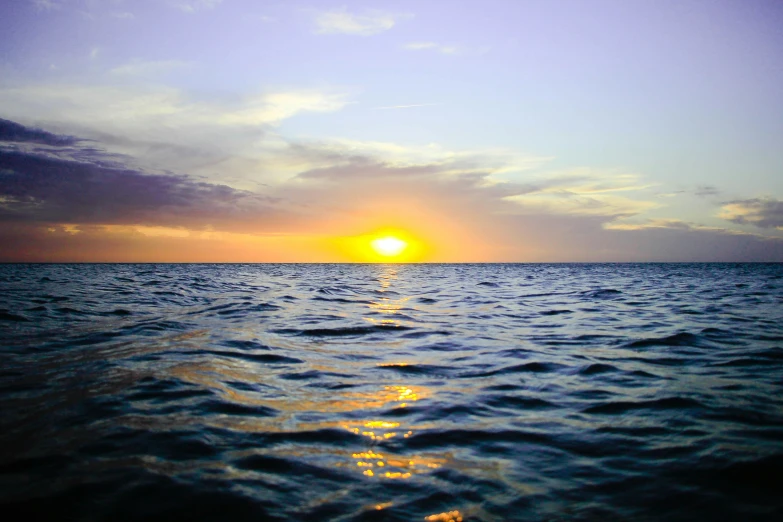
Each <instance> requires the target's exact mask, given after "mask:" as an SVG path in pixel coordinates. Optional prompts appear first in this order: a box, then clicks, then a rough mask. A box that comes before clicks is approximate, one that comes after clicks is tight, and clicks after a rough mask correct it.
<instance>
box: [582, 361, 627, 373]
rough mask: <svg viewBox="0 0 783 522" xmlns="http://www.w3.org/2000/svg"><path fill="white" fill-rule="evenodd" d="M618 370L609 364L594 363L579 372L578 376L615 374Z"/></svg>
mask: <svg viewBox="0 0 783 522" xmlns="http://www.w3.org/2000/svg"><path fill="white" fill-rule="evenodd" d="M617 370H618V368H617V367H616V366H612V365H611V364H602V363H594V364H590V365H588V366H585V367H584V368H582V369H581V370H579V374H580V375H596V374H599V373H608V372H616V371H617Z"/></svg>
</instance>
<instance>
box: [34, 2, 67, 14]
mask: <svg viewBox="0 0 783 522" xmlns="http://www.w3.org/2000/svg"><path fill="white" fill-rule="evenodd" d="M30 3H31V4H32V5H33V7H35V9H36V10H37V11H54V10H56V9H60V8H61V7H62V3H60V2H57V1H56V0H30Z"/></svg>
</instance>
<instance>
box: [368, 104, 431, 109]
mask: <svg viewBox="0 0 783 522" xmlns="http://www.w3.org/2000/svg"><path fill="white" fill-rule="evenodd" d="M434 105H440V104H439V103H414V104H412V105H387V106H385V107H373V109H375V110H382V109H411V108H413V107H432V106H434Z"/></svg>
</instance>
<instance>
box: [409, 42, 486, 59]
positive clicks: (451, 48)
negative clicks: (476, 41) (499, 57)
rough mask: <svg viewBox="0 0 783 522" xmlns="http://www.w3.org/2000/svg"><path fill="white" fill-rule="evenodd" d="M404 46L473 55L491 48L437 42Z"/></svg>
mask: <svg viewBox="0 0 783 522" xmlns="http://www.w3.org/2000/svg"><path fill="white" fill-rule="evenodd" d="M403 47H404V49H407V50H409V51H433V52H436V53H440V54H450V55H458V54H459V55H472V56H479V55H482V54H485V53H487V52H489V49H490V48H489V47H488V46H483V47H473V48H470V47H465V46H460V45H444V44H439V43H436V42H411V43H408V44H405V45H404V46H403Z"/></svg>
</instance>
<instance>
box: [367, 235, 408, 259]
mask: <svg viewBox="0 0 783 522" xmlns="http://www.w3.org/2000/svg"><path fill="white" fill-rule="evenodd" d="M370 246H371V247H372V249H373V250H375V251H376V252H377V253H378V254H380V255H382V256H387V257H392V256H398V255H400V254H401V253H402V251H403V250H405V249H406V248H407V247H408V243H407V242H405V241H403V240H402V239H400V238H397V237H394V236H385V237H379V238H377V239H373V240H372V241H370Z"/></svg>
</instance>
